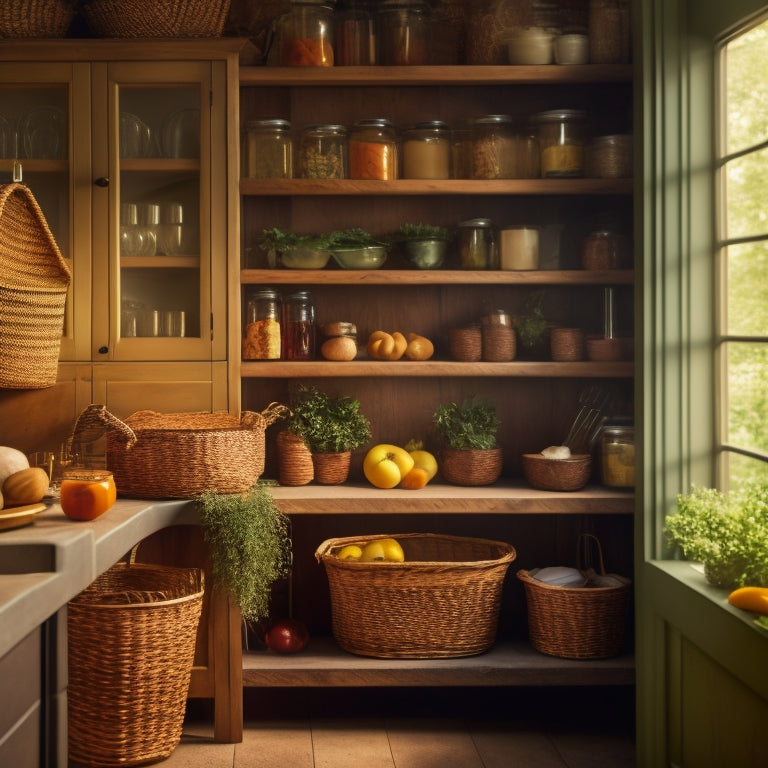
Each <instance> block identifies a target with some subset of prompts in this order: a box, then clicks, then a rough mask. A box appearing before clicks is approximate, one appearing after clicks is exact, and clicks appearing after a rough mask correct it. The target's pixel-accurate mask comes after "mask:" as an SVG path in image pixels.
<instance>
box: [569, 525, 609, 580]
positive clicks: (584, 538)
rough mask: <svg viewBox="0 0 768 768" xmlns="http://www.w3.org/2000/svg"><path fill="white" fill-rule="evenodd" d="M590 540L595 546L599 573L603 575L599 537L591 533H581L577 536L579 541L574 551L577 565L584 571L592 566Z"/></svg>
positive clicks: (603, 565) (603, 566) (603, 568)
mask: <svg viewBox="0 0 768 768" xmlns="http://www.w3.org/2000/svg"><path fill="white" fill-rule="evenodd" d="M590 541H593V542H594V543H595V545H596V547H597V558H598V561H599V563H600V571H599V573H600V575H601V576H605V564H604V563H603V548H602V546H601V545H600V539H598V538H597V536H595V535H594V534H592V533H582V534H581V536H579V543H578V547H577V552H576V558H577V567H578V569H579V570H580V571H581V572H582V573H584V572H585V571H587V570H589V569H590V568H591V567H592V555H591V548H590Z"/></svg>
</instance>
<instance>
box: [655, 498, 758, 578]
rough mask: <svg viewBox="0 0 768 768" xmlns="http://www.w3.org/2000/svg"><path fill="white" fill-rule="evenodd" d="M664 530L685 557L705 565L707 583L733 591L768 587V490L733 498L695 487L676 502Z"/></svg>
mask: <svg viewBox="0 0 768 768" xmlns="http://www.w3.org/2000/svg"><path fill="white" fill-rule="evenodd" d="M665 522H666V526H665V531H666V533H667V536H668V537H669V538H670V540H671V541H673V542H675V543H677V544H678V545H679V547H680V549H681V550H682V553H683V555H684V556H685V557H686V558H688V559H690V560H696V561H700V562H702V563H704V571H705V574H706V576H707V579H708V580H709V581H710V582H711V583H712V584H715V585H717V586H721V587H727V588H729V589H732V588H735V587H743V586H755V587H768V485H765V484H762V483H748V484H746V485H744V486H742V487H741V488H739V489H735V490H733V491H731V492H730V493H725V492H723V491H719V490H717V489H715V488H697V487H694V488H693V489H692V490H691V492H690V493H687V494H679V495H678V497H677V514H674V515H667V518H666V521H665Z"/></svg>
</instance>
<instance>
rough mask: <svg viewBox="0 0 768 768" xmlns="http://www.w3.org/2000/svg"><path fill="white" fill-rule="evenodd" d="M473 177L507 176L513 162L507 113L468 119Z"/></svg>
mask: <svg viewBox="0 0 768 768" xmlns="http://www.w3.org/2000/svg"><path fill="white" fill-rule="evenodd" d="M471 130H472V153H471V154H472V159H471V174H472V178H473V179H509V178H512V176H513V168H514V162H515V149H516V142H515V127H514V124H513V122H512V118H511V117H510V116H509V115H484V116H483V117H478V118H476V119H475V120H474V121H473V122H472V129H471Z"/></svg>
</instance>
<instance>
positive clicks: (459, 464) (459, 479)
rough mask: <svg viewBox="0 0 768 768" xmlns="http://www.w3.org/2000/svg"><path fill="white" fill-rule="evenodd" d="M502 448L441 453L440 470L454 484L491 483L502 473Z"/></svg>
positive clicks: (444, 451) (449, 449) (447, 449)
mask: <svg viewBox="0 0 768 768" xmlns="http://www.w3.org/2000/svg"><path fill="white" fill-rule="evenodd" d="M501 460H502V455H501V448H489V449H488V450H467V451H456V450H454V449H452V448H446V449H445V450H443V452H442V454H441V461H440V471H441V472H442V474H443V477H444V478H445V480H446V481H447V482H449V483H452V484H453V485H491V484H492V483H495V482H496V481H497V480H498V479H499V476H500V475H501V463H502V461H501Z"/></svg>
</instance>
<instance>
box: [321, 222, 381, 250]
mask: <svg viewBox="0 0 768 768" xmlns="http://www.w3.org/2000/svg"><path fill="white" fill-rule="evenodd" d="M327 238H328V243H329V246H328V247H329V248H365V247H367V246H370V245H385V243H383V242H382V241H381V240H377V239H376V238H375V237H374V236H373V235H372V234H371V233H370V232H366V231H365V230H364V229H360V227H352V228H350V229H342V230H337V231H334V232H331V233H329V234H328V235H327Z"/></svg>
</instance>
